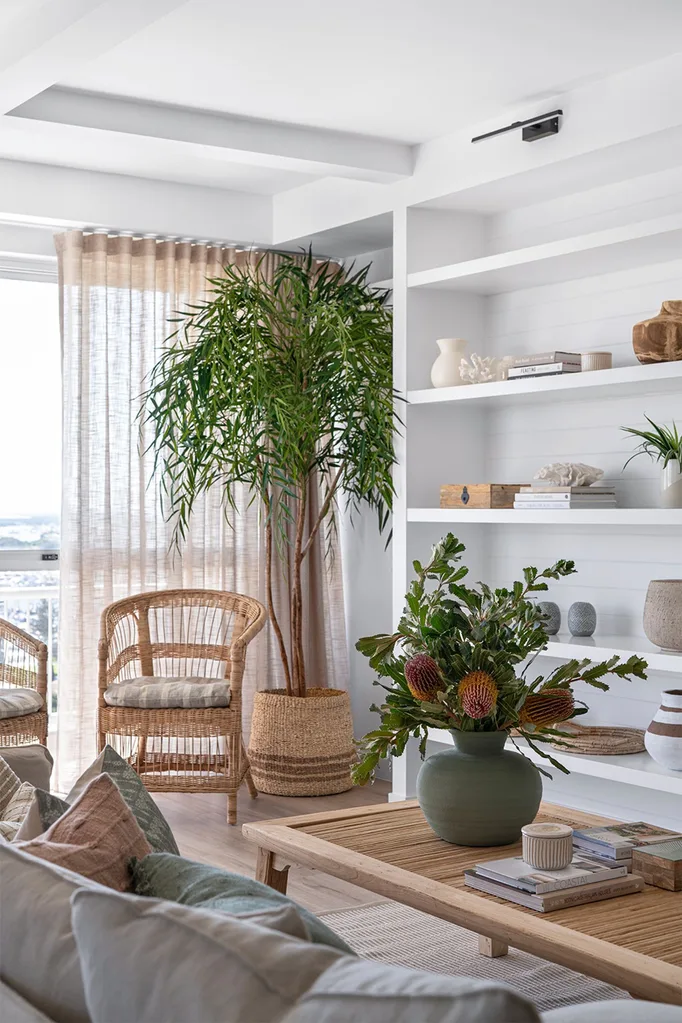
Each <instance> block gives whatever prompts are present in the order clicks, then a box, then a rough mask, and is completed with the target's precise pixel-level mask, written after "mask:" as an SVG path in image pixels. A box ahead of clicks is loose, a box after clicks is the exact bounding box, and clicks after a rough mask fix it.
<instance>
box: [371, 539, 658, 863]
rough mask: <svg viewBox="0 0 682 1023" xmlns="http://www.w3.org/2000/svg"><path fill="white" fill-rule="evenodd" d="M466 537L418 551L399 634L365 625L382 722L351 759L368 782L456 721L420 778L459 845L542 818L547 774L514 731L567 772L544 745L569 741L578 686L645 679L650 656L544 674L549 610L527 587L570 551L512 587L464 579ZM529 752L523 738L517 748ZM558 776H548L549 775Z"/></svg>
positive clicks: (540, 581) (511, 833) (567, 564)
mask: <svg viewBox="0 0 682 1023" xmlns="http://www.w3.org/2000/svg"><path fill="white" fill-rule="evenodd" d="M464 550H465V547H464V545H463V544H461V543H460V542H459V540H457V539H456V537H454V536H453V535H452V533H448V535H447V536H446V537H445V538H444V539H443V540H441V541H440V543H438V544H436V546H435V547H434V548H433V551H432V554H431V559H430V561H429V562H428V564H427V565H421V564H420V563H419V562H418V561H415V562H414V570H415V573H416V579H415V580H414V581H413V582H412V584H411V586H410V589H409V592H408V593H407V597H406V600H407V606H406V608H405V612H404V615H403V617H402V619H401V620H400V624H399V625H398V629H397V631H396V632H395V633H393V634H392V635H381V636H368V637H366V638H364V639H361V640H359V642H358V643H357V649H358V650H360V651H361V653H363V654H365V655H366V656H367V657H369V659H370V664H371V666H372V667H373V668H374V670H375V671H376V672H377V674H378V675H379V680H378V681H377V682H375V685H380V686H382V688H383V689H385V690H386V694H387V695H386V697H385V701H384V703H383V704H382V705H381V706H380V707H377V706H373V707H372V710H375V711H377V712H378V713H379V714H380V715H381V724H380V725H379V727H378V728H377V729H375V730H374V731H372V732H369V733H368V735H366V736H365V738H364V740H363V741H362V743H361V745H360V757H359V761H358V763H357V764H356V765H355V768H354V776H355V779H356V781H357V782H359V783H364V782H366V781H368V780H369V779H370V778H371V777H372V776H373V774H374V771H375V769H376V767H377V765H378V763H379V761H380V760H381V759H382V758H383V757H386V756H389V755H391V756H400V755H401V754H402V753H403V751H404V750H405V746H406V744H407V741H408V739H409V738H410V737H412V736H414V737H418V738H419V739H420V752H421V755H422V758H424V756H425V753H426V742H427V739H428V737H429V730H430V729H447V730H449V731H450V732H451V734H452V737H453V740H454V747H453V748H452V749H448V750H445V751H444V752H441V753H437V754H435V755H434V756H431V757H429V759H428V760H426V761H425V763H424V764H423V765H422V768H421V771H420V773H419V777H418V780H417V795H418V799H419V803H420V806H421V808H422V810H423V812H424V815H425V817H426V819H427V821H428V822H429V824H430V825H431V827H432V828H433V830H434V831H435V832H436V834H437V835H439V836H440V837H441V838H444V839H445V840H446V841H448V842H454V843H456V844H459V845H505V844H507V843H509V842H513V841H515V840H516V839H518V837H519V835H520V833H521V827H522V826H523V825H524V824H527V823H529V822H530V821H532V820H533V818H534V817H535V815H536V813H537V809H538V806H539V804H540V798H541V795H542V782H541V778H540V775H541V774H545V775H546V774H547V772H546V771H543V770H542V769H541V768H539V767H537V766H536V765H535V764H534V763H532V762H531V761H530V760H529V759H528V758H527V757H525V756H523V755H521V753H519V752H513V751H511V750H507V749H505V744H506V742H507V740H508V739H511V741H512V743H514V745H517V739H521V740H523V741H524V742H525V744H527V747H528V748H530V749H531V750H533V751H535V753H538V754H541V755H542V756H543V757H546V758H547V760H548V762H549V763H551V764H553V765H554V767H556V768H557V769H558V770H560V771H563V772H564V773H567V772H566V769H565V768H564V767H563V766H562V765H561V764H559V763H558V762H557V761H556V760H555V759H554V758H553V757H552V755H551V753H550V752H549V751H548V749H547V744H548V743H552V744H554V745H556V746H559V747H560V746H561V745H562V743H565V733H562V731H561V727H560V724H561V722H564V721H568V720H570V719H571V718H574V717H576V716H577V715H579V714H584V713H586V711H587V708H586V707H585V705H584V704H581V703H580V702H579V701H578V700H576V698H575V696H574V693H573V687H574V686H575V685H576V684H577V683H579V682H584V683H586V684H587V685H590V686H594V687H596V688H597V689H602V690H607V689H608V688H609V687H608V685H607V684H606V683H605V682H604V681H603V679H604V676H605V675H608V674H610V673H611V674H614V675H617V676H618V677H619V678H629V677H632V676H636V677H637V678H646V674H645V668H646V666H647V665H646V661H644V660H642V658H641V657H636V656H633V657H630V658H629V659H628V660H627V661H621V660H620V658H618V657H617V656H614V657H611V658H610V659H609V660H608V661H603V662H601V663H598V664H593V663H591V662H590V661H589V660H588V659H586V660H580V661H578V660H571V661H568V662H566V663H565V664H562V665H560V667H558V668H555V669H554V670H552V671H550V672H549V674H547V675H545V676H543V675H536V674H535V673H534V672H533V670H532V665H533V661H534V660H535V657H536V656H537V655H538V653H540V652H541V651H542V650H543V649H544V648H545V647H546V645H547V633H546V632H545V629H544V627H543V626H544V622H545V615H544V614H543V612H542V610H541V609H540V608H538V606H537V605H536V604H535V603H534V602H533V600H532V599H531V597H530V595H531V594H534V593H536V592H538V591H542V590H546V589H547V582H546V580H547V579H559V578H561V577H563V576H568V575H572V574H573V573H574V572H575V570H576V569H575V566H574V563H573V562H572V561H558V562H557V563H556V564H555V565H553V566H552V567H551V568H546V569H545V570H544V571H543V572H538V570H537V569H535V568H525V569H524V572H523V577H524V578H523V582H521V581H518V582H515V583H514V584H513V586H512V587H511V589H506V588H500V589H491V587H490V586H487V585H486V584H485V583H477V585H476V586H475V587H468V586H465V585H464V582H463V580H464V578H465V576H466V575H467V572H468V569H467V568H466V567H465V566H464V565H462V564H461V563H460V562H461V557H462V554H463V552H464ZM520 749H521V751H522V749H523V747H520ZM548 777H549V776H548Z"/></svg>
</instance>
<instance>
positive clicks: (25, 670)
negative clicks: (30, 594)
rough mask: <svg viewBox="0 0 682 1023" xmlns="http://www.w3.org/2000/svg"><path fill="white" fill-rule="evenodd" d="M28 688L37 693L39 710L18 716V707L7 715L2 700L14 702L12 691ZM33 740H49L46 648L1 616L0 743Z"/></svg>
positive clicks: (22, 743)
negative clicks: (9, 715)
mask: <svg viewBox="0 0 682 1023" xmlns="http://www.w3.org/2000/svg"><path fill="white" fill-rule="evenodd" d="M2 690H4V697H3V694H2ZM27 690H32V691H33V693H35V694H36V698H35V699H34V700H33V701H32V702H33V703H34V704H35V706H36V708H37V709H34V710H32V711H31V712H30V713H25V714H18V715H17V714H16V709H17V708H16V707H15V708H14V709H13V711H12V716H11V717H6V716H4V713H3V708H2V704H3V700H5V701H6V702H7V703H8V704H9V703H12V702H14V701H13V700H12V695H13V693H16V695H17V696H18V695H19V694H21V695H28V693H27V692H26V691H27ZM38 697H39V699H38ZM31 742H41V743H42V744H43V745H45V743H46V742H47V647H46V646H45V644H44V643H41V641H40V640H39V639H34V637H33V636H29V634H28V633H27V632H24V631H23V630H22V629H18V628H17V627H16V625H12V624H11V622H7V621H5V620H4V618H0V746H25V745H26V744H27V743H31Z"/></svg>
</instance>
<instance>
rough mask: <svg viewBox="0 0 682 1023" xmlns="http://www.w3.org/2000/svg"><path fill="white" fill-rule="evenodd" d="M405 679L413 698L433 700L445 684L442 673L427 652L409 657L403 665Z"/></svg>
mask: <svg viewBox="0 0 682 1023" xmlns="http://www.w3.org/2000/svg"><path fill="white" fill-rule="evenodd" d="M405 679H406V681H407V685H408V688H409V690H410V692H411V693H412V695H413V696H414V698H415V700H426V701H430V700H433V699H435V696H436V693H438V692H440V690H441V689H443V688H444V686H445V682H444V680H443V673H442V672H441V670H440V668H439V667H438V665H437V664H436V662H435V661H434V659H433V657H430V656H429V655H428V654H415V656H414V657H411V658H410V660H409V661H408V662H407V663H406V665H405Z"/></svg>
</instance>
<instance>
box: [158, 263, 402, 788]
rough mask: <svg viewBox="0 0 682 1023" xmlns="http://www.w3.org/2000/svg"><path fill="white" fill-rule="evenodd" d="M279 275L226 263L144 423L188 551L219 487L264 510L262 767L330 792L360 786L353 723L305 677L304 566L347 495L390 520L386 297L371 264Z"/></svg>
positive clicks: (321, 551)
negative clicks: (202, 510) (269, 662)
mask: <svg viewBox="0 0 682 1023" xmlns="http://www.w3.org/2000/svg"><path fill="white" fill-rule="evenodd" d="M268 255H271V254H268ZM269 265H270V264H269V262H268V260H267V258H266V257H263V258H261V259H260V260H258V261H257V262H256V263H255V264H254V265H250V264H248V263H247V264H246V265H240V266H236V265H230V266H226V267H225V268H224V270H223V275H222V276H221V277H219V278H217V279H215V280H211V281H209V284H210V286H211V291H210V295H209V298H208V299H207V300H206V301H205V302H203V303H202V304H200V305H197V306H193V307H191V308H190V309H189V310H188V311H186V312H184V313H179V314H178V329H177V330H176V331H175V333H174V334H173V335H171V337H170V338H169V341H168V345H167V347H166V349H165V351H164V352H163V353H162V355H161V357H160V359H159V361H158V363H157V365H156V366H155V368H154V370H153V372H152V378H151V386H150V388H149V391H148V393H147V395H146V418H147V422H148V424H149V425H150V427H151V431H152V435H153V441H152V444H153V447H154V449H155V452H156V467H157V469H158V470H159V472H160V475H161V478H162V481H163V485H164V489H165V494H166V498H167V504H166V511H167V514H168V516H169V518H172V519H174V521H175V524H176V537H177V539H178V541H181V540H182V539H183V538H184V537H185V535H186V533H187V530H188V528H189V524H190V519H191V515H192V510H193V508H194V507H195V505H196V503H197V501H198V500H199V498H200V497H201V496H202V495H204V494H206V493H207V492H209V491H215V490H218V491H219V492H220V493H221V495H222V499H223V502H224V506H225V510H226V514H227V515H228V516H229V515H230V514H231V513H232V512H233V511H234V510H235V509H236V508H237V503H238V500H239V499H241V500H243V496H241V495H243V494H244V493H246V495H247V500H252V501H257V502H258V504H259V507H260V511H261V520H262V524H263V533H264V537H263V546H264V575H265V599H266V602H267V606H268V612H269V617H270V624H271V627H272V629H273V631H274V634H275V638H276V643H277V649H278V651H279V655H280V659H281V664H282V675H283V681H284V686H282V687H279V688H273V687H272V683H271V682H270V685H269V686H268V687H267V688H265V689H264V690H261V691H259V692H257V693H256V694H255V698H254V709H253V718H252V727H251V743H250V748H249V757H250V760H251V771H252V775H253V778H254V782H255V784H256V787H257V788H258V789H259V790H260V791H262V792H270V793H274V794H278V795H289V796H293V795H323V794H329V793H334V792H342V791H343V790H344V789H349V788H350V787H351V785H352V782H351V772H350V767H351V762H352V761H353V759H354V756H355V751H354V746H353V730H352V728H353V725H352V718H351V711H350V699H349V695H348V692H347V691H346V690H341V689H329V688H322V687H320V686H319V683H318V684H317V685H316V684H315V683H316V680H315V679H314V678H312V679H311V678H309V673H308V667H307V664H306V648H308V649H310V647H311V646H312V645H313V642H315V643H317V645H318V646H319V645H321V643H322V642H323V637H310V636H309V634H308V628H307V626H308V622H307V618H306V594H305V592H304V589H305V588H304V581H303V568H304V565H305V564H306V561H307V559H308V562H307V563H310V561H313V560H314V559H316V558H318V557H324V556H325V554H326V555H329V554H330V551H331V550H332V547H331V539H332V538H333V531H334V529H335V527H336V523H335V514H336V510H337V502H338V500H339V499H341V498H343V500H344V501H346V502H347V504H348V505H349V506H350V508H351V509H357V508H360V507H361V506H365V507H369V508H372V509H374V510H375V511H376V512H377V515H378V519H379V528H380V530H382V529H383V528H384V527H385V526H386V525H387V523H388V520H389V515H390V511H391V506H392V500H393V482H392V476H391V470H392V467H393V463H394V460H395V459H394V452H393V434H394V429H395V425H396V424H395V417H394V411H393V402H394V398H395V392H394V389H393V378H392V315H391V308H390V306H389V305H388V300H389V296H390V293H389V292H388V291H385V290H382V289H377V288H375V287H373V286H372V285H371V284H369V283H368V281H367V272H368V269H369V268H368V267H365V268H363V269H361V270H357V271H353V270H348V271H346V270H344V269H343V267H341V266H339V265H338V264H337V263H334V262H331V261H325V262H320V261H318V260H316V259H315V258H314V257H313V255H312V253H310V252H308V253H307V254H303V255H301V256H293V255H286V254H279V255H278V263H277V266H276V267H275V269H274V271H272V272H269V270H268V267H269ZM278 591H279V592H281V593H283V594H284V595H285V596H284V599H283V600H282V601H281V603H280V604H279V606H277V602H276V600H275V598H274V593H275V592H278ZM268 681H269V680H266V683H267V682H268Z"/></svg>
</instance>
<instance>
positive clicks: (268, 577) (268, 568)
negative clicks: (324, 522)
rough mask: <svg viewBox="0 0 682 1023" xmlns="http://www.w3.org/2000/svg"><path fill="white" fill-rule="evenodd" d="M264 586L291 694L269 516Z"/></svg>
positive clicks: (288, 691) (288, 689) (266, 532)
mask: <svg viewBox="0 0 682 1023" xmlns="http://www.w3.org/2000/svg"><path fill="white" fill-rule="evenodd" d="M268 510H269V509H268ZM265 588H266V592H267V602H268V614H269V615H270V621H271V622H272V627H273V629H274V630H275V635H276V637H277V644H278V646H279V656H280V659H281V661H282V667H283V668H284V678H285V681H286V685H287V695H288V696H291V695H292V693H293V691H292V686H291V672H290V670H289V658H288V656H287V648H286V644H285V642H284V636H283V635H282V629H281V627H280V624H279V621H278V619H277V614H276V612H275V602H274V600H273V599H272V521H271V520H270V518H268V521H267V524H266V526H265Z"/></svg>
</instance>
